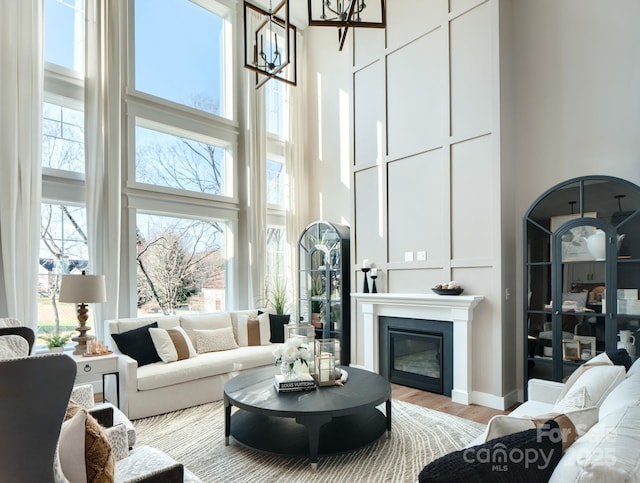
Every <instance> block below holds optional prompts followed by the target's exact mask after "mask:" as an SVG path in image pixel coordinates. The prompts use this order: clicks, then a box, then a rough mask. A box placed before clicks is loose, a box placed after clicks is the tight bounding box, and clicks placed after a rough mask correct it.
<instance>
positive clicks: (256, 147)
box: [245, 71, 274, 307]
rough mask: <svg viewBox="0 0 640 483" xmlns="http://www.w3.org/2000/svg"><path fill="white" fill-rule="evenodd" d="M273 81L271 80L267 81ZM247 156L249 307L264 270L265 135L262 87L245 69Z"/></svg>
mask: <svg viewBox="0 0 640 483" xmlns="http://www.w3.org/2000/svg"><path fill="white" fill-rule="evenodd" d="M270 82H274V81H270ZM245 87H246V114H245V115H246V118H245V119H246V126H247V127H246V129H247V130H246V133H245V154H246V155H247V162H246V165H247V237H248V242H249V264H248V271H249V273H248V275H247V277H248V284H247V286H248V294H247V299H248V300H247V301H248V303H249V306H250V307H251V306H254V305H256V304H260V303H262V301H263V299H264V279H265V274H266V271H267V268H266V267H267V261H266V251H267V248H266V244H267V199H266V196H267V195H266V188H265V183H264V180H265V179H266V164H267V137H266V121H265V105H264V89H256V88H255V73H253V72H250V71H246V72H245Z"/></svg>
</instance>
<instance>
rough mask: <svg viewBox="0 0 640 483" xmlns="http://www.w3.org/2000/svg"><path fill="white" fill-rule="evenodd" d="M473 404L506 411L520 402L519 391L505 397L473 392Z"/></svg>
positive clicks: (515, 390)
mask: <svg viewBox="0 0 640 483" xmlns="http://www.w3.org/2000/svg"><path fill="white" fill-rule="evenodd" d="M470 399H471V403H472V404H479V405H480V406H485V407H488V408H493V409H499V410H501V411H504V410H505V409H509V408H510V407H511V406H513V405H514V404H515V403H517V402H518V390H517V389H514V390H513V391H511V392H510V393H508V394H506V395H505V396H496V395H495V394H489V393H486V392H480V391H472V392H471V398H470Z"/></svg>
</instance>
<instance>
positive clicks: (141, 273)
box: [136, 213, 227, 315]
mask: <svg viewBox="0 0 640 483" xmlns="http://www.w3.org/2000/svg"><path fill="white" fill-rule="evenodd" d="M226 228H227V227H226V225H225V223H222V222H215V221H201V220H194V219H189V218H176V217H169V216H157V215H149V214H143V213H138V216H137V218H136V230H137V233H136V264H137V274H138V275H137V287H138V309H139V314H140V315H148V314H149V313H153V312H156V313H162V314H164V315H170V314H171V315H172V314H176V313H185V312H215V311H220V310H224V309H225V300H226V276H225V270H226V262H225V261H226V253H225V248H226Z"/></svg>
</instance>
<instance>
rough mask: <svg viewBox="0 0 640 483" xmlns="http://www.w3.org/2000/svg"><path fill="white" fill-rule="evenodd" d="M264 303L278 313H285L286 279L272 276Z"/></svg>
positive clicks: (286, 303)
mask: <svg viewBox="0 0 640 483" xmlns="http://www.w3.org/2000/svg"><path fill="white" fill-rule="evenodd" d="M265 303H266V305H267V307H269V308H271V309H273V311H274V312H275V313H276V314H278V315H283V314H285V313H286V310H287V305H288V302H287V282H286V280H282V279H281V278H280V277H275V278H274V280H273V283H272V284H271V287H270V288H269V289H268V290H267V296H266V299H265Z"/></svg>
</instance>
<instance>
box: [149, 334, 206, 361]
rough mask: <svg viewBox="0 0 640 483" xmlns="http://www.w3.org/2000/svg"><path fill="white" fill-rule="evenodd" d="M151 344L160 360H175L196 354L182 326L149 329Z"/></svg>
mask: <svg viewBox="0 0 640 483" xmlns="http://www.w3.org/2000/svg"><path fill="white" fill-rule="evenodd" d="M149 334H151V340H153V345H154V346H155V348H156V351H157V352H158V355H159V356H160V359H162V362H175V361H181V360H183V359H189V358H190V357H195V356H196V355H197V353H196V350H195V349H194V347H193V344H192V343H191V339H189V336H188V335H187V333H186V332H185V330H184V329H183V328H182V327H172V328H171V329H153V328H151V329H149Z"/></svg>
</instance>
